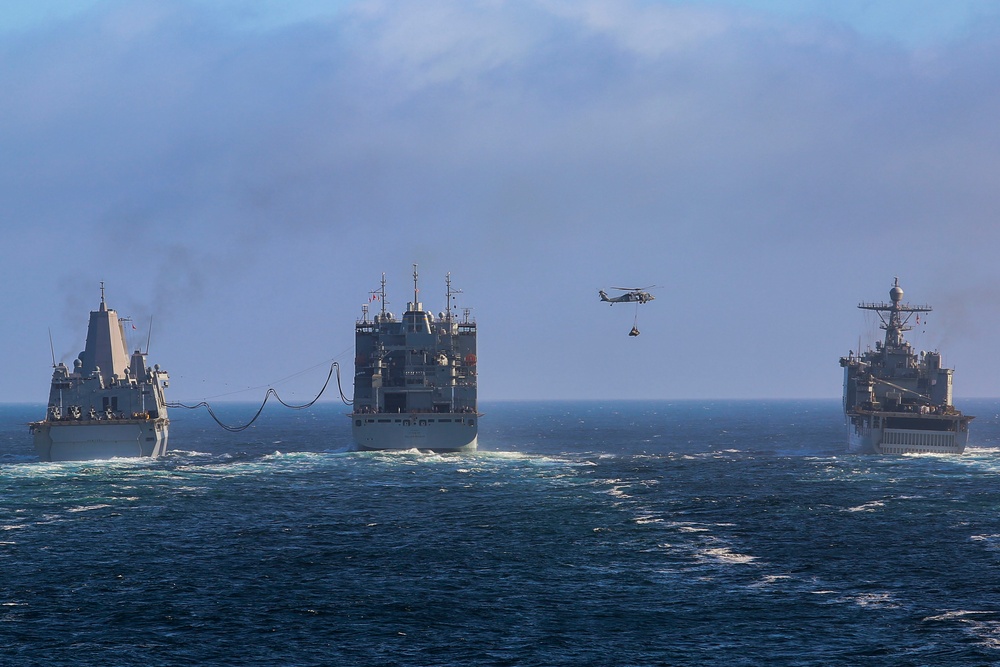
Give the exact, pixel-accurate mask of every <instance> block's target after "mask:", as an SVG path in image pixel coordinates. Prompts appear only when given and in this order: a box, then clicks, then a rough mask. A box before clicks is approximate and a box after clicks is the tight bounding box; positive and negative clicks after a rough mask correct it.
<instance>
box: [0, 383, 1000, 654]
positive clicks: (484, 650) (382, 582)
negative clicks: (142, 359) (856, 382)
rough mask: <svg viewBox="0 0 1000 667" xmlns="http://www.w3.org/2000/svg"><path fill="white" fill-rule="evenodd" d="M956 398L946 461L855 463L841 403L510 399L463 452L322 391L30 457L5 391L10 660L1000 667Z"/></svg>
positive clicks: (4, 642)
mask: <svg viewBox="0 0 1000 667" xmlns="http://www.w3.org/2000/svg"><path fill="white" fill-rule="evenodd" d="M962 407H963V408H965V409H966V410H967V411H969V412H972V413H973V414H977V415H978V419H977V420H976V421H975V422H973V431H972V434H973V435H972V445H971V446H970V448H969V450H968V451H967V453H966V454H965V455H964V456H962V457H937V456H911V457H904V458H879V457H855V456H847V455H844V454H842V453H841V452H842V448H843V443H842V440H843V436H844V427H843V420H842V417H841V415H840V412H839V402H838V401H811V402H809V401H802V402H780V401H773V402H711V403H708V404H704V403H695V402H675V403H669V402H657V403H653V402H649V403H642V402H637V403H615V404H599V403H547V404H541V405H539V404H521V403H497V404H492V405H485V406H483V409H484V411H485V412H486V413H487V416H486V417H485V418H484V419H483V420H482V431H481V433H480V447H481V450H482V451H481V452H480V453H479V454H476V455H446V456H438V455H425V454H417V453H396V454H386V453H349V452H347V451H345V450H346V447H347V445H348V439H349V432H348V421H347V419H346V417H344V416H343V414H342V413H343V412H344V411H345V409H344V408H343V406H339V405H325V406H317V407H316V408H314V409H311V410H307V411H302V412H291V411H283V410H282V409H280V408H275V409H269V410H268V411H267V412H266V413H265V415H264V417H263V418H262V420H261V421H260V422H258V425H257V426H256V427H254V428H252V429H249V430H248V431H245V432H243V433H240V434H230V433H226V432H224V431H222V430H221V429H219V428H218V427H216V426H215V425H214V423H213V422H211V421H210V420H209V419H208V418H207V417H206V416H205V415H204V414H203V413H188V412H183V411H180V410H174V411H172V413H171V418H172V424H171V442H170V444H171V452H170V454H169V455H168V456H167V457H166V458H164V459H159V460H155V461H149V460H146V461H120V462H106V463H73V464H67V463H62V464H41V463H37V462H36V459H35V457H34V454H33V452H32V449H31V444H30V439H29V436H28V432H27V428H26V427H25V426H23V423H24V422H26V421H28V420H30V419H35V418H39V417H41V416H42V412H43V411H42V408H41V406H4V407H2V408H0V663H2V664H5V665H6V664H9V665H77V666H79V665H101V666H106V665H189V664H206V665H454V666H458V665H517V666H522V665H893V666H896V665H963V666H966V665H993V664H1000V512H998V510H1000V484H998V480H1000V475H998V471H1000V416H998V413H1000V401H985V400H980V401H963V402H962ZM246 413H252V409H251V407H250V406H227V407H226V408H225V409H224V410H223V415H222V416H223V417H231V418H232V420H233V421H239V419H240V418H241V417H242V416H243V415H244V414H246Z"/></svg>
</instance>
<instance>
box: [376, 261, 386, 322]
mask: <svg viewBox="0 0 1000 667" xmlns="http://www.w3.org/2000/svg"><path fill="white" fill-rule="evenodd" d="M378 295H379V301H381V302H382V319H385V273H384V272H383V273H382V286H381V287H379V292H378Z"/></svg>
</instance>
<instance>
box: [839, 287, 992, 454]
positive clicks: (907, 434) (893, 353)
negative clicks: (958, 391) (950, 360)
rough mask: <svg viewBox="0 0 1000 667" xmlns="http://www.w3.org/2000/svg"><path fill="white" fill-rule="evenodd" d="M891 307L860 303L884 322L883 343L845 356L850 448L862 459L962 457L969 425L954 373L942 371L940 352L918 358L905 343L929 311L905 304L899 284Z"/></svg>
mask: <svg viewBox="0 0 1000 667" xmlns="http://www.w3.org/2000/svg"><path fill="white" fill-rule="evenodd" d="M889 298H890V299H891V301H892V303H884V302H881V303H861V304H859V305H858V308H861V309H863V310H870V311H874V312H875V313H877V314H878V316H879V319H881V320H882V324H881V325H880V327H881V328H882V329H884V330H885V341H884V342H879V341H876V342H875V349H874V350H869V351H867V352H865V353H864V354H861V353H860V352H859V354H858V355H857V356H855V354H854V352H853V351H852V352H851V353H850V354H849V355H848V356H846V357H841V359H840V365H841V366H842V367H843V368H844V413H845V414H846V416H847V421H848V443H849V444H848V448H849V450H850V451H851V452H856V453H860V454H911V453H935V454H961V453H962V452H963V451H965V445H966V442H968V439H969V422H970V421H972V420H973V419H974V418H973V417H971V416H968V415H963V414H962V413H961V412H960V411H959V410H957V409H955V407H954V406H953V405H952V396H951V380H952V374H953V373H954V370H953V369H950V368H942V367H941V355H940V354H938V353H937V352H926V353H925V352H921V353H920V355H919V356H918V355H917V354H915V353H914V351H913V348H912V347H911V346H910V344H909V343H907V342H906V341H905V340H904V339H903V332H904V331H910V330H911V329H912V328H913V327H912V326H910V325H909V324H908V322H909V321H910V318H911V317H914V316H915V321H916V323H919V322H920V313H928V312H930V310H931V308H930V306H911V305H908V304H904V303H902V300H903V290H902V289H900V287H899V280H898V279H897V280H896V281H895V283H894V284H893V287H892V289H891V290H889Z"/></svg>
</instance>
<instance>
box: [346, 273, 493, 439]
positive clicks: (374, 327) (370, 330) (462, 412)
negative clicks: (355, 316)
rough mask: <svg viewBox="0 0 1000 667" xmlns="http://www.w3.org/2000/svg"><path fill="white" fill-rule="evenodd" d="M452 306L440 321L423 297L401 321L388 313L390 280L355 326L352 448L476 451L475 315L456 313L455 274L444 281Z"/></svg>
mask: <svg viewBox="0 0 1000 667" xmlns="http://www.w3.org/2000/svg"><path fill="white" fill-rule="evenodd" d="M445 284H446V287H447V291H446V294H445V300H446V301H445V303H446V304H447V305H446V308H445V310H444V311H443V312H441V313H439V314H438V316H437V317H434V316H433V315H432V314H431V313H430V312H429V311H425V310H424V308H423V304H421V303H420V301H419V299H418V296H417V295H418V292H419V290H418V289H417V267H416V265H414V266H413V301H411V302H410V303H409V304H407V308H406V312H405V313H403V317H402V319H396V316H395V315H393V314H392V313H391V312H388V311H387V310H386V300H385V274H382V284H381V287H380V288H379V290H378V291H377V292H373V293H372V296H371V301H376V300H377V301H379V302H380V311H379V312H378V313H377V314H376V315H375V316H374V317H369V308H368V305H365V306H363V308H362V316H361V319H360V320H358V321H357V324H356V326H355V352H356V358H355V366H354V411H353V413H352V414H351V415H350V416H351V422H352V432H353V435H354V442H355V443H356V444H357V446H358V448H360V449H362V450H380V449H420V450H430V451H434V452H471V451H475V449H476V446H477V434H478V432H479V417H480V415H479V412H478V410H477V406H476V323H475V321H472V320H470V319H469V310H468V309H465V310H464V315H463V316H462V317H461V318H459V317H457V316H455V315H453V313H452V310H453V308H452V300H453V299H454V298H455V295H456V294H458V292H455V291H452V288H451V274H448V276H447V278H446V279H445Z"/></svg>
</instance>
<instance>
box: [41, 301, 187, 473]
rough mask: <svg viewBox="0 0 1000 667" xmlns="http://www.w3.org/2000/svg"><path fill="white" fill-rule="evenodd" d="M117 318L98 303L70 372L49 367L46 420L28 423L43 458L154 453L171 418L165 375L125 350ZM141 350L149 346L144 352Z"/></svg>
mask: <svg viewBox="0 0 1000 667" xmlns="http://www.w3.org/2000/svg"><path fill="white" fill-rule="evenodd" d="M122 322H123V321H122V320H121V319H120V318H119V317H118V314H117V313H116V312H115V311H114V310H111V309H110V308H108V307H107V304H106V303H105V301H104V283H101V305H100V307H99V308H98V309H97V310H94V311H91V313H90V324H89V326H88V327H87V344H86V347H85V349H84V351H83V352H81V353H80V356H79V357H78V358H77V359H76V360H75V361H74V362H73V370H72V371H70V370H69V369H68V368H67V367H66V365H65V364H63V363H62V362H60V363H58V364H56V363H55V359H54V358H53V366H54V371H53V373H52V385H51V389H50V391H49V404H48V408H47V410H46V414H45V419H43V420H42V421H37V422H32V423H31V424H29V428H30V429H31V433H32V434H33V435H34V441H35V450H36V451H37V452H38V457H39V458H40V459H41V460H42V461H86V460H91V459H110V458H119V457H139V456H152V457H156V456H160V455H162V454H163V453H164V452H166V450H167V432H168V426H169V424H170V420H169V419H167V408H166V404H165V402H164V397H163V389H164V388H165V387H166V386H167V383H168V380H169V377H168V376H167V373H166V371H162V370H160V367H159V366H158V365H157V366H154V367H153V368H149V367H148V366H146V355H145V354H144V353H142V352H140V351H139V350H136V351H135V352H133V353H132V354H131V356H130V355H129V354H128V347H127V346H126V344H125V330H124V327H123V323H122ZM147 351H148V350H147Z"/></svg>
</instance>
